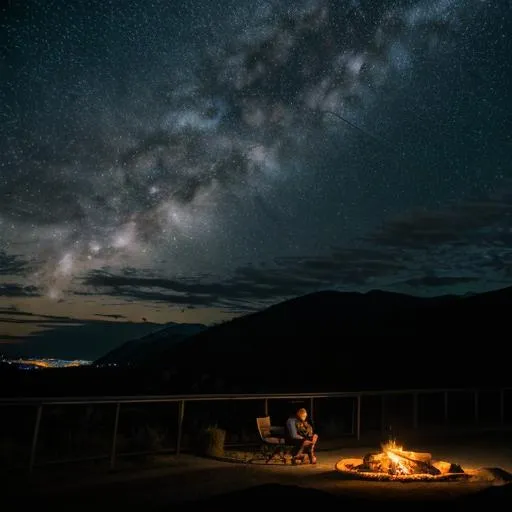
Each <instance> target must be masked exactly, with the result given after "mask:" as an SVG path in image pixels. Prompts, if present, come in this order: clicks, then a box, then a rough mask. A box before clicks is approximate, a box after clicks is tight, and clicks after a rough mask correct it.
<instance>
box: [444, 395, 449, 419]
mask: <svg viewBox="0 0 512 512" xmlns="http://www.w3.org/2000/svg"><path fill="white" fill-rule="evenodd" d="M444 422H445V423H448V391H445V392H444Z"/></svg>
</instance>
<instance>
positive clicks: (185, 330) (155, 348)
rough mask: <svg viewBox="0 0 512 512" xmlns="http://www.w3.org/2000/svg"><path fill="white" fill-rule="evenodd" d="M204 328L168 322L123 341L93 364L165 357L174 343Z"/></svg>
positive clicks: (143, 361)
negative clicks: (139, 336)
mask: <svg viewBox="0 0 512 512" xmlns="http://www.w3.org/2000/svg"><path fill="white" fill-rule="evenodd" d="M205 329H206V326H205V325H203V324H176V323H170V324H168V325H167V326H166V327H165V328H164V329H158V330H156V331H153V332H151V333H149V334H147V335H146V336H143V337H142V338H136V339H133V340H129V341H127V342H125V343H123V344H122V345H121V346H119V347H116V348H114V349H113V350H111V351H110V352H108V353H107V354H105V355H104V356H102V357H100V358H99V359H97V360H96V361H95V364H97V365H108V364H121V365H136V364H150V363H152V362H155V361H157V360H158V358H160V357H165V355H166V353H167V352H169V350H171V349H172V347H173V346H174V344H175V343H180V342H182V341H184V340H186V339H187V338H189V337H190V336H193V335H194V334H197V333H199V332H201V331H204V330H205Z"/></svg>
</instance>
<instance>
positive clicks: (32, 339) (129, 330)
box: [2, 320, 163, 360]
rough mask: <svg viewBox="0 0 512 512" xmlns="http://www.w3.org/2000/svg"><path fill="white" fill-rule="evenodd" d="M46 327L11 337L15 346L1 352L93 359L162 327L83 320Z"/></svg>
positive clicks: (8, 343) (7, 344)
mask: <svg viewBox="0 0 512 512" xmlns="http://www.w3.org/2000/svg"><path fill="white" fill-rule="evenodd" d="M47 327H51V328H49V329H48V330H45V331H41V332H36V333H34V334H32V335H31V336H29V337H25V338H23V339H21V338H16V337H11V338H10V339H12V341H14V342H15V343H10V342H7V343H5V344H2V352H4V353H5V354H7V355H9V356H11V357H15V356H17V355H19V354H30V356H31V357H56V356H58V357H60V358H62V359H88V360H94V359H97V358H98V357H100V356H102V355H104V354H106V353H107V352H108V351H110V350H112V349H113V348H115V347H117V346H119V345H121V344H122V343H123V342H125V341H128V340H130V339H137V338H140V337H142V336H144V335H146V334H149V333H150V332H152V331H154V330H158V329H161V328H162V327H163V326H162V325H159V324H152V323H139V324H136V323H130V322H107V321H100V320H97V321H91V320H87V321H82V322H70V323H66V325H58V324H56V325H53V326H51V325H48V326H47ZM4 338H5V337H4ZM6 340H7V338H6Z"/></svg>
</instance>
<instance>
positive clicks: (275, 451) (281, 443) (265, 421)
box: [256, 416, 290, 464]
mask: <svg viewBox="0 0 512 512" xmlns="http://www.w3.org/2000/svg"><path fill="white" fill-rule="evenodd" d="M256 424H257V426H258V433H259V435H260V439H261V442H262V445H261V453H262V454H263V455H264V457H265V464H267V463H269V462H270V461H271V460H272V459H273V458H274V457H275V456H276V455H279V458H280V459H281V461H282V462H283V463H284V464H286V452H287V450H289V449H290V446H289V445H288V443H287V442H286V438H285V429H284V427H276V426H273V425H272V424H271V422H270V416H265V417H262V418H256Z"/></svg>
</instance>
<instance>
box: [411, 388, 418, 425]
mask: <svg viewBox="0 0 512 512" xmlns="http://www.w3.org/2000/svg"><path fill="white" fill-rule="evenodd" d="M412 409H413V410H412V426H413V428H415V429H416V428H418V393H414V396H413V404H412Z"/></svg>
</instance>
